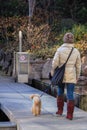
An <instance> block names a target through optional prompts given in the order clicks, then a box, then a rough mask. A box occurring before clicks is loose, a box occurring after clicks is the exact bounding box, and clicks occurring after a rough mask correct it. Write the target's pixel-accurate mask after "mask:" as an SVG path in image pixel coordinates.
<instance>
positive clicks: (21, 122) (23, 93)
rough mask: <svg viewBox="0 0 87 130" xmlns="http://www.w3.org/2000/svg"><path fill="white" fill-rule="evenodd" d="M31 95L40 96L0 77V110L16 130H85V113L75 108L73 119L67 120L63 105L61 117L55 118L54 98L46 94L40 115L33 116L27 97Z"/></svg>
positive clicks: (30, 89) (39, 92) (29, 87)
mask: <svg viewBox="0 0 87 130" xmlns="http://www.w3.org/2000/svg"><path fill="white" fill-rule="evenodd" d="M33 93H38V94H42V92H41V91H40V90H37V89H35V88H32V87H31V86H28V85H25V84H21V83H15V82H14V81H13V79H11V78H2V77H0V104H1V109H3V111H4V112H5V113H6V114H7V115H8V117H9V118H10V120H11V121H12V122H15V123H16V124H17V130H35V129H36V130H87V112H84V111H83V110H80V109H78V108H76V107H75V112H74V119H73V120H72V121H70V120H67V119H66V118H65V116H66V103H65V105H64V113H63V116H61V117H57V116H56V115H55V112H56V110H57V106H56V98H54V97H52V96H50V95H48V94H44V95H43V96H42V97H41V100H42V111H41V115H40V116H37V117H35V116H33V115H32V113H31V106H32V100H30V99H29V95H31V94H33Z"/></svg>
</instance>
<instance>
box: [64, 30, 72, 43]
mask: <svg viewBox="0 0 87 130" xmlns="http://www.w3.org/2000/svg"><path fill="white" fill-rule="evenodd" d="M63 42H64V43H73V42H74V35H73V34H72V33H71V32H69V33H66V34H65V35H64V37H63Z"/></svg>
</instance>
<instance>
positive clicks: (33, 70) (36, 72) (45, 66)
mask: <svg viewBox="0 0 87 130" xmlns="http://www.w3.org/2000/svg"><path fill="white" fill-rule="evenodd" d="M51 63H52V59H47V60H41V59H37V60H30V64H29V70H30V71H29V79H48V78H49V77H48V75H49V72H50V70H51Z"/></svg>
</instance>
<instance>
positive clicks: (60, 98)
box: [56, 96, 64, 115]
mask: <svg viewBox="0 0 87 130" xmlns="http://www.w3.org/2000/svg"><path fill="white" fill-rule="evenodd" d="M63 106H64V97H63V96H58V97H57V107H58V111H57V112H56V114H58V115H62V113H63Z"/></svg>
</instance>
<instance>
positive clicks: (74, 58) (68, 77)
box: [49, 32, 81, 120]
mask: <svg viewBox="0 0 87 130" xmlns="http://www.w3.org/2000/svg"><path fill="white" fill-rule="evenodd" d="M63 42H64V43H63V44H62V45H61V46H60V47H59V48H58V49H57V51H56V53H55V55H54V58H53V61H52V70H51V73H50V75H49V76H50V78H51V77H52V76H53V74H54V71H55V68H56V67H57V66H58V67H59V66H61V65H63V64H64V63H65V62H66V60H67V57H68V55H69V53H70V51H71V49H72V48H74V35H73V34H72V33H71V32H69V33H66V34H65V35H64V37H63ZM80 71H81V58H80V53H79V51H78V50H77V49H76V48H74V49H73V51H72V54H71V55H70V58H69V60H68V62H67V64H66V68H65V73H64V79H63V83H65V86H66V89H67V116H66V118H67V119H70V120H72V119H73V112H74V96H73V92H74V88H75V84H76V83H77V81H78V79H79V76H80ZM65 86H64V87H62V88H61V87H60V86H58V95H57V107H58V111H57V112H56V114H59V115H62V113H63V107H64V88H65Z"/></svg>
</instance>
